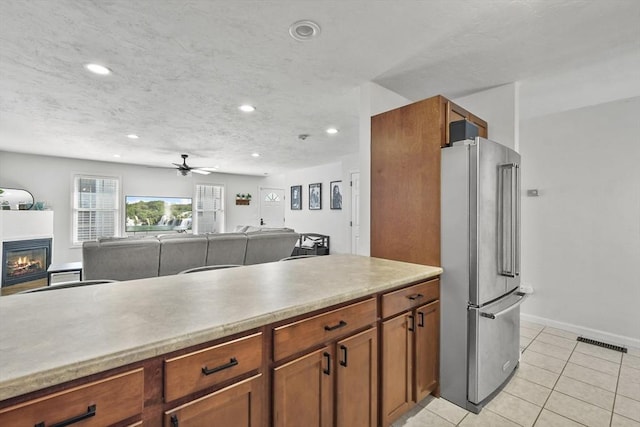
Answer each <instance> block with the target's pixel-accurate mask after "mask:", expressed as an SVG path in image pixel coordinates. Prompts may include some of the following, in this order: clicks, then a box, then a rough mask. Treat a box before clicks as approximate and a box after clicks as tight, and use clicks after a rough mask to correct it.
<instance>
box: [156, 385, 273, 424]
mask: <svg viewBox="0 0 640 427" xmlns="http://www.w3.org/2000/svg"><path fill="white" fill-rule="evenodd" d="M263 409H264V393H263V387H262V375H261V374H260V375H256V376H255V377H252V378H249V379H246V380H244V381H240V382H238V383H236V384H233V385H231V386H229V387H227V388H224V389H222V390H219V391H217V392H215V393H211V394H209V395H207V396H204V397H202V398H200V399H197V400H194V401H192V402H189V403H187V404H184V405H182V406H180V407H178V408H175V409H173V410H171V411H168V412H165V417H164V426H165V427H215V426H237V427H258V426H262V425H264V415H263Z"/></svg>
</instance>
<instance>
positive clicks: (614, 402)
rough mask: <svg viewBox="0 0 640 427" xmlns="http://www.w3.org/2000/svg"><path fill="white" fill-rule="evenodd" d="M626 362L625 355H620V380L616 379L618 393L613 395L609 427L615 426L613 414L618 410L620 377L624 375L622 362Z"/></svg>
mask: <svg viewBox="0 0 640 427" xmlns="http://www.w3.org/2000/svg"><path fill="white" fill-rule="evenodd" d="M623 361H624V353H623V354H622V355H620V366H619V367H618V378H616V391H615V393H613V406H611V417H610V418H609V427H611V426H612V425H613V414H614V413H615V410H616V400H618V385H620V375H622V362H623Z"/></svg>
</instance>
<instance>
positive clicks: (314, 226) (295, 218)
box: [270, 154, 358, 254]
mask: <svg viewBox="0 0 640 427" xmlns="http://www.w3.org/2000/svg"><path fill="white" fill-rule="evenodd" d="M357 167H358V156H357V155H356V154H354V155H352V156H346V157H343V158H341V159H340V161H338V162H334V163H330V164H326V165H320V166H316V167H312V168H305V169H299V170H295V171H290V172H287V173H285V174H283V175H281V177H280V178H279V180H280V182H281V183H282V185H283V186H284V188H285V195H286V196H285V197H286V201H287V202H286V207H285V226H287V227H289V228H293V229H294V230H296V231H297V232H299V233H319V234H325V235H328V236H329V237H330V246H331V253H332V254H335V253H350V252H351V227H350V226H349V221H350V220H351V188H350V187H349V180H350V173H351V172H352V171H354V170H356V169H357ZM331 181H342V189H343V191H342V209H340V210H338V209H330V204H329V197H330V188H329V185H330V183H331ZM270 182H274V183H275V182H278V181H276V178H275V177H274V178H271V181H270ZM317 182H320V183H322V209H320V210H309V184H313V183H317ZM293 185H302V209H301V210H291V203H290V193H291V186H293Z"/></svg>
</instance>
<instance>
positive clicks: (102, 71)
mask: <svg viewBox="0 0 640 427" xmlns="http://www.w3.org/2000/svg"><path fill="white" fill-rule="evenodd" d="M84 68H86V69H87V70H89V71H91V72H92V73H93V74H98V75H101V76H106V75H109V74H111V70H110V69H109V68H107V67H105V66H104V65H100V64H85V66H84Z"/></svg>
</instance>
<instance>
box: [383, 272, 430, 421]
mask: <svg viewBox="0 0 640 427" xmlns="http://www.w3.org/2000/svg"><path fill="white" fill-rule="evenodd" d="M416 291H419V292H422V293H417V292H416ZM419 295H421V296H420V297H419ZM438 297H439V280H432V281H429V282H425V283H421V284H418V285H414V286H411V287H408V288H404V289H401V290H399V291H396V292H390V293H388V294H385V295H383V296H382V310H383V313H386V315H387V316H392V317H390V318H389V319H387V320H384V321H383V322H382V324H381V329H382V333H381V336H382V346H381V348H382V353H381V365H382V369H381V372H382V379H381V381H382V383H381V414H382V415H381V418H382V425H383V426H388V425H391V423H393V422H394V421H395V420H396V419H398V418H399V417H400V416H401V415H402V414H404V413H405V412H406V411H408V410H409V409H410V408H411V407H413V405H415V404H416V403H417V402H419V401H420V400H422V399H423V398H425V397H426V396H427V395H429V394H430V393H432V392H434V391H436V390H437V387H438V370H439V364H438V363H439V359H438V356H439V337H440V331H439V330H440V323H439V318H440V317H439V314H440V312H439V300H438V299H437V298H438ZM385 307H386V308H385ZM392 308H396V309H398V310H397V311H396V312H394V311H392ZM383 317H385V316H384V315H383Z"/></svg>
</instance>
